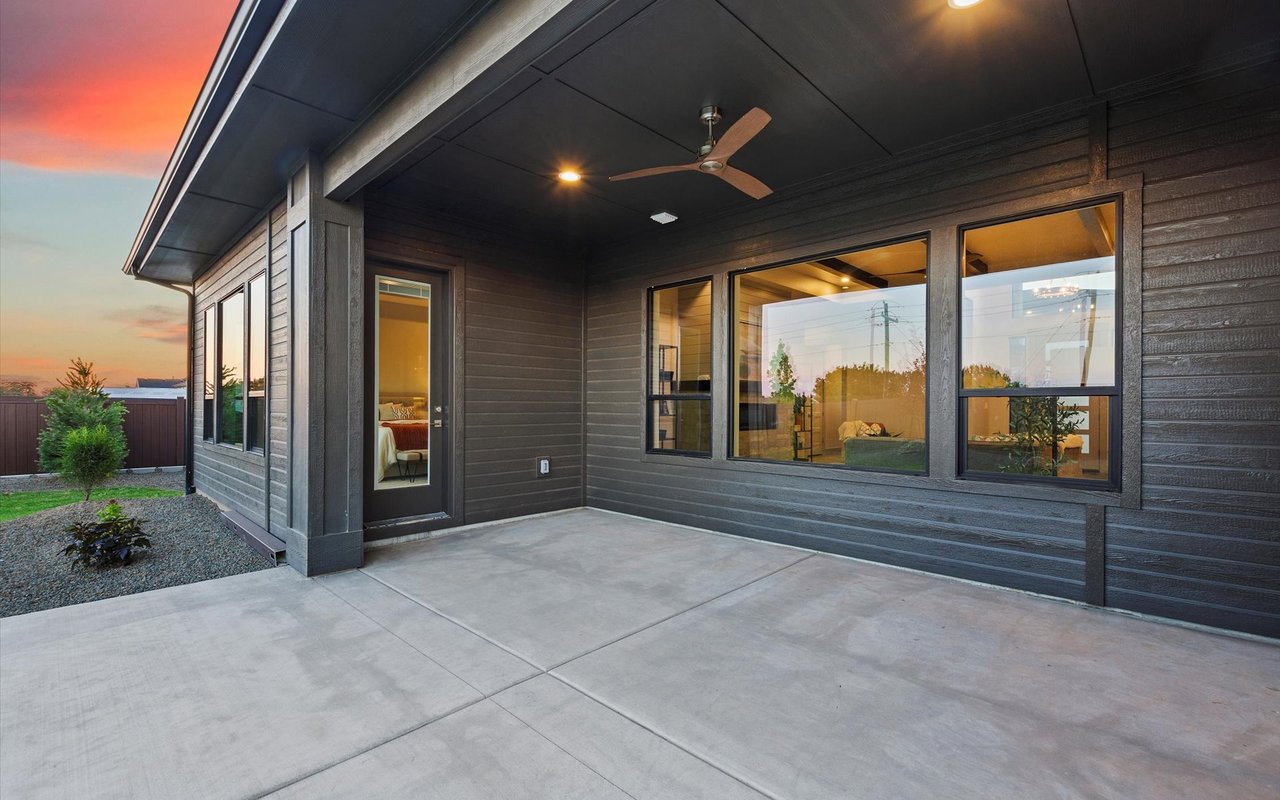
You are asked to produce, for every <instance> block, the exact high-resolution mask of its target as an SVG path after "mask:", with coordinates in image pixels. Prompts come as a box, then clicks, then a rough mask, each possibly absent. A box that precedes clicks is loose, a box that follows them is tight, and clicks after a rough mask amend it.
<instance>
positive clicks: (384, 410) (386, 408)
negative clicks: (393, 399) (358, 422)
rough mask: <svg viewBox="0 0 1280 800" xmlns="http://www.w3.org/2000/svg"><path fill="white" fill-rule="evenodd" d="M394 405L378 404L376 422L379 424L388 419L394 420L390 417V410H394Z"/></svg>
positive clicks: (391, 412)
mask: <svg viewBox="0 0 1280 800" xmlns="http://www.w3.org/2000/svg"><path fill="white" fill-rule="evenodd" d="M395 405H396V404H395V403H378V421H379V422H381V421H384V420H388V419H395V417H394V416H392V414H393V413H394V412H393V411H392V409H394V408H395Z"/></svg>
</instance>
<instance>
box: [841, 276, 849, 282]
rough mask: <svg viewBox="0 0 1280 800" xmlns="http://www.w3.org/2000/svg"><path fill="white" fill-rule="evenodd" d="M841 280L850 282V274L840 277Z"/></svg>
mask: <svg viewBox="0 0 1280 800" xmlns="http://www.w3.org/2000/svg"><path fill="white" fill-rule="evenodd" d="M840 282H841V283H848V282H849V276H848V275H845V276H844V277H843V278H841V279H840Z"/></svg>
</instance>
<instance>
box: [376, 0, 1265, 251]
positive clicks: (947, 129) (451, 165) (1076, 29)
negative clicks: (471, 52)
mask: <svg viewBox="0 0 1280 800" xmlns="http://www.w3.org/2000/svg"><path fill="white" fill-rule="evenodd" d="M1278 32H1280V2H1277V1H1276V0H1257V1H1255V0H1231V1H1230V2H1224V3H1204V2H1193V1H1192V0H1161V1H1160V2H1139V1H1135V2H1128V3H1124V2H1116V1H1115V0H1070V2H1067V0H1018V1H1017V2H1014V0H986V2H983V3H982V4H980V5H978V6H976V7H974V8H970V9H964V10H955V9H951V8H949V7H948V6H947V4H946V2H945V0H896V1H895V2H854V1H853V0H788V2H779V1H778V0H656V1H654V0H619V2H617V3H615V4H614V6H613V7H612V8H611V9H609V11H608V12H606V13H605V14H603V15H601V17H600V18H598V19H597V20H595V21H593V23H592V24H590V25H588V26H586V27H585V28H584V29H582V30H580V31H579V32H578V33H577V34H576V35H575V36H573V37H570V38H569V39H568V40H567V41H565V42H563V43H561V45H559V46H558V47H557V48H555V49H554V50H552V51H551V52H550V53H548V54H546V55H545V56H543V57H542V58H541V59H539V60H538V61H537V62H535V63H534V64H533V65H532V66H530V67H529V68H528V69H527V70H526V71H525V72H524V73H523V74H522V75H521V76H520V77H519V78H518V79H517V80H516V81H514V82H513V83H512V85H510V86H509V87H508V89H507V91H506V92H505V93H504V94H503V95H502V96H499V97H494V98H492V99H491V101H490V102H489V103H488V104H487V105H486V107H484V108H480V109H475V110H473V112H472V113H471V114H470V115H469V116H468V118H467V119H466V120H464V121H460V123H459V124H455V125H453V126H451V127H450V128H449V129H448V130H447V131H445V133H444V134H442V135H441V136H439V137H437V138H436V139H435V140H433V141H431V142H429V143H427V144H426V145H425V146H424V147H423V149H422V150H421V151H420V152H419V153H417V154H415V156H414V157H413V158H411V159H409V160H408V161H407V162H406V163H404V164H401V165H400V166H399V167H398V168H396V169H395V170H393V171H392V172H391V173H389V174H387V175H384V176H383V177H382V178H381V179H380V180H378V181H377V182H375V184H374V187H375V188H378V189H381V190H385V191H387V192H390V193H395V194H402V195H405V196H407V197H409V198H411V199H412V200H413V201H414V202H417V203H420V204H422V205H423V206H424V207H426V208H433V209H439V210H442V211H449V212H452V213H455V214H460V215H462V216H473V215H474V216H476V218H478V219H483V220H485V221H487V222H489V223H496V224H499V225H502V226H504V227H509V228H512V229H514V230H521V231H535V232H541V233H543V234H546V235H550V236H553V237H559V238H563V239H565V240H567V241H569V242H572V243H574V244H579V245H583V244H586V245H589V244H593V243H600V242H607V241H612V240H617V239H621V238H625V237H627V236H630V235H633V234H635V233H637V232H642V231H645V230H648V229H652V228H654V227H655V223H653V222H651V221H650V220H649V219H648V217H649V215H650V214H652V213H654V212H656V211H660V210H666V211H671V212H672V213H675V214H677V215H678V216H679V217H680V218H681V219H685V220H688V219H696V218H698V217H699V216H705V215H707V214H710V213H715V212H719V211H722V210H724V209H728V208H733V207H741V206H745V205H748V204H750V203H752V202H756V201H753V200H751V199H749V198H748V197H746V196H745V195H743V194H741V193H739V192H737V191H736V190H734V189H732V188H730V187H729V186H728V185H727V184H725V183H724V182H723V181H719V180H716V179H714V178H711V177H708V176H706V175H700V174H696V173H692V172H684V173H676V174H669V175H663V176H658V177H651V178H645V179H641V180H636V181H628V182H625V183H612V184H611V183H609V182H608V181H607V179H606V178H607V176H608V175H611V174H616V173H619V172H625V171H628V170H633V169H639V168H643V167H649V166H657V165H662V164H674V163H682V162H687V161H691V160H692V159H693V158H694V156H695V153H696V150H697V147H698V146H699V145H700V144H701V143H702V141H703V139H704V138H705V130H704V129H703V128H701V127H700V126H699V122H698V112H699V109H700V108H701V107H702V106H703V105H707V104H716V105H719V106H720V107H721V108H723V109H724V113H725V121H724V122H723V123H722V124H721V126H720V129H719V130H720V131H721V132H723V130H724V129H725V128H727V127H728V126H729V125H730V124H732V123H733V122H734V121H735V120H736V119H737V117H738V116H740V115H741V114H743V113H744V112H746V111H747V110H748V109H750V108H751V107H752V106H760V107H762V108H764V109H765V110H767V111H768V112H769V113H770V114H772V115H773V122H772V123H771V124H770V125H769V126H768V127H767V128H765V130H764V131H763V132H762V133H761V134H760V135H759V136H758V137H757V138H756V139H755V140H753V141H752V142H750V143H749V144H748V145H747V146H746V147H745V148H743V149H742V151H741V152H740V153H739V154H738V155H737V156H735V157H734V159H733V162H732V163H733V164H734V166H736V167H739V168H741V169H744V170H747V171H748V172H750V173H752V174H754V175H755V176H756V177H758V178H760V179H761V180H763V181H764V182H765V183H767V184H768V185H769V186H771V187H772V188H773V189H774V190H775V192H776V193H777V196H785V195H786V194H787V192H788V190H789V189H790V188H791V187H795V186H797V185H798V184H801V183H804V182H806V181H809V180H812V179H814V178H818V177H820V176H822V175H825V174H828V173H831V172H836V171H840V170H845V169H849V168H851V167H856V166H859V165H862V164H866V163H868V162H871V161H875V160H883V159H886V158H889V157H892V156H894V155H897V154H900V153H902V152H904V151H906V150H910V149H912V148H917V147H920V146H922V145H926V144H928V143H930V142H934V141H938V140H941V139H948V138H951V137H954V136H956V135H957V134H960V133H963V132H964V131H967V130H972V129H975V128H980V127H984V126H989V125H992V124H993V123H998V122H1000V121H1002V120H1008V119H1012V118H1015V117H1019V116H1023V115H1026V114H1029V113H1032V112H1035V111H1037V110H1040V109H1044V108H1048V107H1052V106H1057V105H1060V104H1063V103H1070V102H1073V101H1081V100H1087V99H1088V98H1090V97H1093V96H1095V95H1099V94H1103V93H1105V92H1108V91H1110V90H1113V89H1115V88H1116V87H1118V86H1121V85H1124V84H1127V83H1132V82H1134V81H1137V80H1140V79H1144V78H1148V77H1151V76H1153V75H1157V74H1160V73H1165V72H1169V71H1173V70H1177V69H1182V68H1186V67H1191V66H1194V65H1197V64H1201V63H1205V62H1206V61H1208V60H1210V59H1213V58H1220V57H1223V56H1227V55H1229V54H1231V53H1233V52H1239V51H1241V50H1242V49H1243V48H1246V47H1250V46H1256V45H1258V44H1259V43H1260V42H1265V41H1266V40H1267V39H1268V38H1271V39H1272V41H1274V39H1275V37H1276V36H1277V34H1278ZM564 168H573V169H576V170H577V171H579V172H581V173H582V174H583V175H584V181H583V182H582V183H581V184H579V185H577V186H566V185H562V184H559V183H558V182H557V181H556V180H555V179H554V175H555V174H556V173H557V172H558V171H559V170H561V169H564Z"/></svg>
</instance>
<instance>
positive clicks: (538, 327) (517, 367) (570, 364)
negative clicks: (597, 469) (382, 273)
mask: <svg viewBox="0 0 1280 800" xmlns="http://www.w3.org/2000/svg"><path fill="white" fill-rule="evenodd" d="M365 237H366V239H365V241H366V252H367V254H368V257H369V258H370V259H373V258H377V259H379V260H384V261H389V262H391V263H397V264H399V265H400V266H406V267H410V268H412V267H413V266H414V265H418V264H429V263H433V262H434V263H444V264H453V265H455V266H454V267H453V269H454V270H455V272H456V275H457V276H458V277H459V278H460V279H461V281H462V285H463V287H464V288H463V307H462V308H461V309H460V310H459V311H460V312H461V313H459V314H457V315H456V316H455V319H457V321H458V323H459V324H460V332H461V334H462V347H463V352H462V362H463V372H462V374H461V375H455V376H454V380H457V381H461V385H462V393H463V400H464V402H463V408H462V409H457V410H455V415H454V418H453V422H454V424H455V426H456V424H457V423H461V426H462V430H463V437H462V447H463V453H464V458H465V469H464V474H463V505H464V508H463V510H462V512H463V513H462V519H461V520H460V521H461V522H465V523H475V522H484V521H489V520H494V519H503V518H506V517H513V516H519V515H522V514H534V513H540V512H545V511H554V510H558V509H564V508H573V507H576V506H580V505H582V498H583V458H582V451H583V424H584V423H583V398H582V393H583V373H582V363H583V349H582V304H583V277H582V261H581V259H580V258H578V257H576V256H573V255H569V254H566V253H565V252H564V251H563V250H562V249H560V248H557V247H555V246H553V245H550V244H546V243H539V242H533V241H529V240H526V239H521V238H518V237H515V236H512V235H510V234H506V233H502V232H500V231H493V230H485V229H481V228H477V227H474V226H470V225H465V224H462V223H459V222H456V221H452V220H449V219H448V218H446V217H443V216H442V215H440V214H437V213H432V212H427V211H424V210H422V209H421V208H419V207H416V206H415V205H414V203H413V202H412V201H411V200H406V199H403V198H397V197H394V196H391V195H388V194H385V193H378V192H373V193H370V194H368V195H367V196H366V198H365ZM455 346H457V343H456V342H455ZM459 417H460V418H459ZM540 456H547V457H550V458H551V474H550V475H549V476H546V477H541V478H539V477H537V476H536V474H535V471H534V460H535V459H536V458H538V457H540Z"/></svg>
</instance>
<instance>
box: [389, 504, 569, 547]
mask: <svg viewBox="0 0 1280 800" xmlns="http://www.w3.org/2000/svg"><path fill="white" fill-rule="evenodd" d="M584 508H586V506H574V507H573V508H558V509H556V510H555V511H543V512H540V513H538V514H525V515H523V516H519V517H506V518H504V519H492V520H487V521H485V522H473V523H471V524H470V525H457V526H455V527H452V528H440V529H438V530H434V531H422V532H421V533H407V534H405V535H404V536H392V537H390V538H387V539H378V540H377V541H374V542H365V543H364V549H365V550H373V549H376V548H379V547H390V546H391V545H397V544H405V543H407V542H421V541H424V540H427V539H439V538H441V537H443V536H453V535H454V534H456V533H467V532H469V531H475V530H481V529H483V528H492V527H494V526H495V525H510V524H511V523H514V522H525V521H527V520H531V519H542V518H543V517H555V516H559V515H560V514H568V513H570V512H573V511H581V510H582V509H584Z"/></svg>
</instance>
